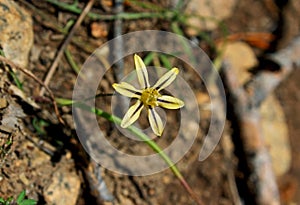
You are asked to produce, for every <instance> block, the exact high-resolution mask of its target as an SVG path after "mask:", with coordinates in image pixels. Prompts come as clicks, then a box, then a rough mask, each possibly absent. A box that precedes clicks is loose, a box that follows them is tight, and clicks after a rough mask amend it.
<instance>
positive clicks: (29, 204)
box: [19, 199, 37, 205]
mask: <svg viewBox="0 0 300 205" xmlns="http://www.w3.org/2000/svg"><path fill="white" fill-rule="evenodd" d="M36 204H37V202H36V201H35V200H34V199H25V200H24V201H22V202H21V203H20V204H19V205H36Z"/></svg>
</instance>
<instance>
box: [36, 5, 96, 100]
mask: <svg viewBox="0 0 300 205" xmlns="http://www.w3.org/2000/svg"><path fill="white" fill-rule="evenodd" d="M93 4H94V0H90V1H89V3H88V4H87V5H86V7H85V8H84V10H83V11H82V13H81V14H80V16H79V18H78V19H77V21H76V23H75V25H74V26H73V27H72V29H71V31H70V33H69V35H68V36H67V38H66V40H65V41H64V43H63V44H62V46H61V47H60V49H59V51H58V53H57V55H56V58H55V60H54V61H53V63H52V65H51V67H50V69H49V72H48V74H47V76H46V78H45V81H44V84H45V85H46V86H48V84H49V82H50V80H51V78H52V76H53V75H54V73H55V71H56V68H57V66H58V63H59V61H60V59H61V57H62V55H63V53H64V50H65V48H66V46H67V45H68V44H69V43H70V41H71V39H72V37H73V35H74V33H75V31H76V29H77V28H78V27H79V25H80V24H81V22H82V21H83V19H84V17H85V16H86V15H87V14H88V13H89V11H90V10H91V8H92V6H93ZM45 88H46V87H45V86H44V87H43V88H42V89H41V91H40V96H43V95H44V93H45Z"/></svg>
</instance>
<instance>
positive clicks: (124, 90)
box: [112, 82, 142, 98]
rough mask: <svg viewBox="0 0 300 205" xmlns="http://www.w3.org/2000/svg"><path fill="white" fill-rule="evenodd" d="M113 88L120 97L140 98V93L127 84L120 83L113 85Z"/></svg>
mask: <svg viewBox="0 0 300 205" xmlns="http://www.w3.org/2000/svg"><path fill="white" fill-rule="evenodd" d="M112 86H113V88H114V89H115V90H116V91H117V92H118V93H120V94H121V95H124V96H127V97H130V98H140V96H141V95H142V93H141V91H140V90H138V89H136V88H135V87H133V86H132V85H130V84H129V83H125V82H121V83H120V84H118V83H114V84H113V85H112Z"/></svg>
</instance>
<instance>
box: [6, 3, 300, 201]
mask: <svg viewBox="0 0 300 205" xmlns="http://www.w3.org/2000/svg"><path fill="white" fill-rule="evenodd" d="M24 2H25V1H20V2H18V3H19V5H20V6H21V7H24V8H26V9H27V10H28V11H29V12H30V13H31V14H32V16H33V17H34V18H33V20H34V46H33V49H32V53H31V58H30V62H29V69H30V70H31V71H32V72H33V73H34V74H35V75H36V76H37V77H38V78H40V79H44V77H45V75H46V73H47V69H48V68H49V67H50V65H51V63H52V62H53V60H54V58H55V53H56V52H57V51H58V49H59V45H60V44H61V42H63V39H64V35H63V34H62V33H61V32H59V31H58V28H59V27H60V26H61V27H62V26H63V25H65V24H66V22H67V21H68V19H76V15H74V14H72V13H69V12H67V11H65V10H63V9H61V8H59V7H55V6H53V5H51V4H49V3H47V2H46V1H38V0H32V1H27V3H24ZM61 2H69V3H70V2H72V1H70V0H63V1H61ZM99 2H100V1H96V3H95V5H94V8H93V10H94V11H97V12H98V11H100V12H102V13H109V12H111V10H112V7H111V6H110V4H109V2H110V1H103V2H106V3H102V4H101V3H99ZM107 2H108V3H107ZM152 2H154V3H155V4H156V5H158V6H162V7H163V6H165V7H166V6H167V5H169V2H168V1H163V2H164V3H163V4H160V3H159V1H152ZM30 5H31V6H33V7H31V6H30ZM103 5H105V6H103ZM292 5H294V6H292ZM80 6H83V1H80ZM37 10H38V11H39V12H41V13H42V14H43V15H45V16H44V17H42V15H41V14H40V13H37ZM291 10H292V11H293V12H292V13H295V10H298V11H300V6H299V3H297V0H295V1H289V3H288V4H287V5H282V8H280V9H278V8H277V6H276V4H275V3H274V2H273V1H267V0H264V1H255V3H253V1H251V0H245V1H238V3H237V6H236V9H235V12H234V14H233V15H232V16H231V17H230V18H229V19H227V20H226V21H225V24H226V26H227V28H228V30H229V32H230V33H236V32H249V31H255V32H269V33H274V34H276V35H277V36H276V37H278V39H276V40H275V41H274V43H273V44H274V45H273V44H272V45H271V46H270V47H269V48H268V49H265V50H262V49H257V48H255V51H256V53H257V55H258V56H259V55H263V54H264V53H265V52H273V51H274V50H276V49H278V48H279V47H283V46H285V45H286V44H287V43H288V42H289V40H290V39H292V38H293V37H294V36H295V35H296V33H298V32H299V30H297V29H298V27H299V26H298V27H297V28H294V29H291V25H294V24H295V21H296V19H297V22H296V24H297V25H300V22H299V19H300V18H298V17H295V18H291V17H290V15H291ZM125 11H131V12H140V11H147V9H145V8H140V7H137V6H130V4H128V5H127V4H126V6H125ZM299 14H300V12H298V14H297V15H299ZM43 18H46V19H48V20H47V21H45V20H44V19H43ZM266 22H267V23H266ZM92 23H93V21H92V20H91V19H90V18H86V19H85V20H84V22H83V24H82V25H81V27H80V28H79V29H78V30H77V31H76V33H75V35H74V38H73V41H72V43H71V44H70V45H69V46H68V48H69V50H70V52H71V53H72V55H73V57H74V59H75V61H76V63H77V64H78V65H79V66H81V65H82V64H83V63H84V61H85V60H86V59H87V57H88V56H89V55H90V54H91V52H92V51H93V50H94V49H95V48H97V47H99V46H101V45H102V44H103V43H104V42H106V41H108V40H109V39H111V38H112V32H111V30H112V29H113V28H112V27H113V24H112V22H110V21H104V22H101V24H100V30H101V31H102V32H101V33H100V34H99V33H97V34H99V37H97V38H95V37H92V36H91V35H92V32H91V28H92V26H91V25H92ZM94 27H95V25H94ZM96 27H97V26H96ZM97 28H98V27H97ZM170 28H171V24H170V22H168V21H167V20H165V21H164V20H163V21H162V20H157V19H138V20H128V21H126V20H125V21H124V23H123V32H124V33H125V32H126V33H127V32H131V31H137V30H144V29H157V30H167V31H171V29H170ZM94 32H96V31H94ZM97 34H93V35H97ZM207 35H211V37H212V38H213V39H219V38H221V37H222V32H221V31H220V29H216V30H215V31H212V32H211V33H207ZM186 37H188V38H189V36H186ZM198 40H200V45H201V46H202V47H203V48H204V49H206V50H207V52H212V51H211V50H210V49H207V48H209V46H208V45H207V42H205V41H204V40H203V39H201V38H199V39H198ZM32 56H35V57H32ZM126 59H127V58H126ZM128 59H129V58H128ZM132 63H133V62H132V59H130V60H126V61H125V64H126V65H132ZM125 67H126V66H125ZM0 69H1V71H3V72H2V73H1V76H0V91H1V93H0V94H1V96H0V98H4V97H5V98H6V99H8V104H9V105H10V106H16V107H18V109H21V108H22V109H23V112H24V114H23V115H22V116H18V115H17V114H15V113H14V114H15V116H14V117H15V118H16V120H17V123H16V124H15V127H14V129H12V130H8V131H7V130H6V131H5V130H4V131H3V130H2V128H1V127H0V148H1V149H0V197H3V198H7V197H9V196H14V198H16V196H17V195H18V194H19V193H20V192H21V191H22V190H24V189H26V193H27V196H28V197H29V198H33V199H36V200H38V204H50V203H49V202H50V201H51V202H52V204H78V205H83V204H124V205H131V204H133V205H135V204H136V205H144V204H145V205H146V204H147V205H148V204H165V205H171V204H185V205H188V204H191V205H192V204H195V202H194V201H193V200H192V199H191V197H190V196H189V195H188V193H187V192H186V190H185V189H184V188H183V186H182V185H181V184H180V182H179V181H178V179H177V178H176V177H175V176H174V175H173V173H172V172H171V171H170V170H165V171H163V172H159V173H157V174H154V175H150V176H143V177H137V176H126V175H121V174H117V173H114V172H112V171H109V170H105V169H102V168H100V170H101V171H100V172H101V173H100V174H101V176H102V177H103V180H104V181H105V182H106V185H107V187H108V188H107V189H108V191H109V192H111V194H112V195H113V196H114V198H115V202H114V203H112V202H106V201H104V200H103V198H105V196H106V197H108V195H105V193H103V196H104V197H103V196H101V197H99V196H97V193H96V191H95V189H96V188H95V183H93V181H94V178H93V177H95V176H94V175H93V174H94V173H95V170H97V169H98V168H97V166H96V165H95V164H94V163H92V162H91V161H90V159H89V156H88V155H87V154H86V152H85V151H84V150H83V148H82V147H81V144H80V143H79V141H78V138H77V136H76V133H75V129H74V124H73V121H72V110H71V108H70V107H67V106H63V107H60V113H61V115H62V117H63V119H64V120H65V121H66V122H67V123H66V125H61V124H60V123H59V122H58V120H57V119H56V116H55V113H54V110H53V107H52V104H51V101H50V100H49V99H48V98H38V97H37V96H38V93H39V90H40V89H41V87H40V86H39V85H38V84H37V83H36V82H35V81H34V80H33V79H31V78H28V77H24V76H23V77H24V79H25V80H24V81H23V84H24V91H25V93H26V95H28V96H32V97H33V98H34V99H35V100H36V102H37V103H38V104H39V105H40V106H41V109H35V108H32V107H31V106H30V105H28V104H26V103H25V102H24V101H23V100H21V99H20V98H19V97H16V96H14V95H13V96H12V95H11V93H10V91H9V89H8V87H9V85H10V84H13V83H12V79H11V77H10V76H9V74H8V73H7V72H6V71H5V70H4V68H0ZM299 74H300V73H299V71H294V72H293V73H292V75H291V76H290V77H289V78H288V79H286V80H285V82H283V83H282V84H281V85H280V86H279V88H278V89H277V90H276V95H277V97H278V99H279V100H280V102H281V105H282V107H283V109H284V112H285V116H286V119H287V124H288V129H289V137H290V144H291V149H292V164H291V168H290V170H289V171H288V173H286V174H285V175H283V176H281V177H280V178H279V179H278V184H279V187H280V193H281V197H282V201H283V204H292V203H294V204H299V203H300V191H299V190H300V189H299V186H300V184H299V182H300V153H299V146H300V141H299V140H298V139H297V138H298V136H299V135H300V128H299V124H300V121H299V119H300V118H299V117H298V114H299V115H300V106H299V101H300V91H299V90H300V75H299ZM3 76H5V77H3ZM76 77H77V75H76V73H75V72H74V71H73V70H72V69H71V67H70V65H69V63H68V62H67V60H66V59H65V57H63V58H62V60H61V63H60V64H59V68H58V69H57V71H56V73H55V75H54V76H53V79H52V81H51V83H50V89H51V90H52V91H53V93H54V94H55V96H56V97H63V98H71V97H72V91H73V90H72V89H73V85H74V83H75V81H76ZM114 82H115V78H114V75H113V73H107V75H106V76H105V78H104V80H103V82H101V83H102V84H101V85H100V89H101V91H103V92H106V93H111V92H112V91H113V89H112V87H111V85H112V83H114ZM191 82H192V86H193V87H195V88H197V89H198V91H197V92H198V93H200V94H202V95H204V96H205V88H204V87H203V86H199V85H198V84H197V80H193V78H192V77H191ZM200 94H199V95H200ZM199 101H201V99H199ZM98 103H99V104H101V105H102V106H103V105H104V107H105V106H107V105H109V103H110V98H109V97H108V98H105V100H101V101H100V102H98ZM199 106H200V107H201V105H199ZM14 109H15V108H14ZM2 111H3V110H1V108H0V113H1V114H3V113H2ZM3 112H4V111H3ZM20 112H21V111H20ZM172 114H174V113H171V114H170V115H172ZM6 115H7V114H5V113H4V114H3V117H1V116H0V119H1V120H3V118H4V117H5V116H6ZM174 115H175V114H174ZM209 120H210V113H209V112H208V111H203V114H202V115H201V123H200V131H199V133H198V138H197V140H196V141H195V142H194V144H193V146H192V148H191V149H190V150H189V152H188V153H187V154H186V155H185V156H184V157H183V159H182V160H180V161H179V163H178V164H177V166H178V168H179V170H180V171H181V172H182V174H183V176H184V177H185V178H186V180H187V182H188V183H189V185H190V186H191V188H192V189H193V191H194V192H195V193H196V194H197V195H199V196H200V197H201V199H202V200H203V202H204V204H221V205H230V204H235V198H236V197H237V194H238V193H237V192H236V189H235V185H236V184H235V176H236V177H239V178H242V177H241V176H242V175H243V173H238V172H237V171H236V166H237V157H236V156H233V155H232V153H233V148H232V146H234V145H232V142H231V139H230V135H231V133H232V131H231V128H230V122H228V123H227V126H226V128H225V130H224V134H223V137H222V140H221V142H220V143H219V144H218V146H217V147H216V149H215V150H214V152H213V153H212V154H211V155H210V156H209V158H208V159H206V160H205V161H203V162H199V161H198V154H199V148H200V147H201V145H202V143H203V142H202V139H201V137H202V136H203V135H204V134H205V133H206V132H207V128H208V125H209ZM0 122H1V121H0ZM173 122H174V121H173ZM99 123H100V126H101V129H102V130H104V132H105V133H106V134H107V137H108V138H109V140H110V141H111V142H112V143H113V144H114V146H116V147H119V148H120V149H124V150H125V151H126V152H128V153H143V154H148V152H151V151H144V150H145V149H147V147H146V146H143V145H140V143H132V142H127V141H126V140H124V139H122V138H121V139H120V138H119V136H118V131H117V130H115V129H113V128H114V127H113V125H111V124H108V123H106V121H105V120H104V119H100V118H99ZM168 123H169V122H168ZM174 123H176V122H174ZM36 124H38V126H37V127H40V128H41V129H42V130H37V128H36V126H35V125H36ZM141 124H144V125H145V126H146V125H147V121H141ZM0 125H1V124H0ZM166 129H169V130H168V131H169V133H171V134H172V129H171V128H166ZM9 139H12V145H11V146H7V145H6V144H5V143H6V142H7V141H8V140H9ZM157 142H158V143H159V144H160V145H161V146H167V145H168V144H169V143H170V142H172V139H171V138H161V139H159V140H158V141H157ZM126 143H128V144H127V145H126ZM128 145H129V146H128ZM89 175H91V178H89ZM237 189H238V190H239V189H241V190H242V189H243V187H237ZM58 190H59V191H58ZM243 200H245V201H246V202H247V199H243Z"/></svg>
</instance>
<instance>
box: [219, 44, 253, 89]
mask: <svg viewBox="0 0 300 205" xmlns="http://www.w3.org/2000/svg"><path fill="white" fill-rule="evenodd" d="M221 46H222V45H219V47H220V48H221V49H223V58H224V59H226V60H228V61H229V62H230V65H231V67H232V68H233V69H235V73H236V75H237V76H238V80H239V83H240V84H243V83H245V82H246V81H248V80H249V79H250V77H251V75H250V73H249V72H248V69H250V68H252V67H254V66H256V65H257V63H258V61H257V59H256V56H255V54H254V52H253V50H252V49H251V47H250V46H249V45H248V44H246V43H244V42H239V41H235V42H228V43H226V45H225V46H224V47H223V48H222V47H221Z"/></svg>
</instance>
